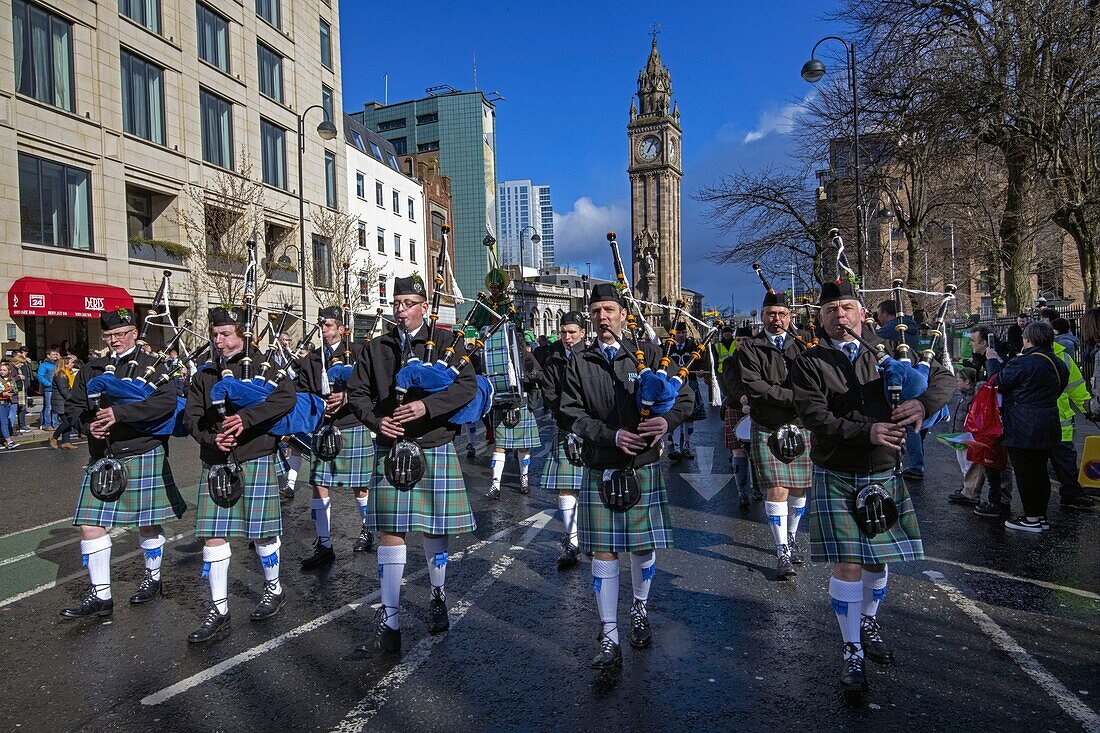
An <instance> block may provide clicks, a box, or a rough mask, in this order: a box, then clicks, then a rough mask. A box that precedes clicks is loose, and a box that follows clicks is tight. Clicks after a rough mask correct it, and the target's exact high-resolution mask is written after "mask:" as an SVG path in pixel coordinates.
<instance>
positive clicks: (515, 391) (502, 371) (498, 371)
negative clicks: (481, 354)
mask: <svg viewBox="0 0 1100 733" xmlns="http://www.w3.org/2000/svg"><path fill="white" fill-rule="evenodd" d="M521 343H522V341H521V337H520V335H519V333H518V332H517V331H516V327H515V326H514V325H513V324H511V323H506V324H505V325H504V326H503V327H502V328H501V329H500V330H499V331H497V332H496V333H495V334H493V336H492V338H490V339H489V340H488V341H486V342H485V359H484V361H485V377H486V379H488V380H489V383H490V384H492V385H493V406H494V407H501V408H505V409H509V408H514V407H518V406H520V405H522V404H524V403H525V401H526V399H527V397H526V395H525V394H524V391H523V379H522V377H523V360H522V357H521V351H520V349H521V348H523V347H522V345H521Z"/></svg>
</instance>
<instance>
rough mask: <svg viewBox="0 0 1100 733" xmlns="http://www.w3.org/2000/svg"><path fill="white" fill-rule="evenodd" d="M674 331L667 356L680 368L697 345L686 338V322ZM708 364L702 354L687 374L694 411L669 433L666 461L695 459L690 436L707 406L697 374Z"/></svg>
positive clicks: (706, 358)
mask: <svg viewBox="0 0 1100 733" xmlns="http://www.w3.org/2000/svg"><path fill="white" fill-rule="evenodd" d="M675 331H676V333H675V334H674V335H673V338H674V339H675V343H674V344H673V345H672V349H671V351H670V352H669V356H670V357H671V359H672V364H673V365H674V366H676V367H682V366H683V365H684V364H687V363H688V361H690V360H691V354H692V352H693V351H695V347H696V345H697V344H696V341H695V339H693V338H689V337H688V331H687V322H686V321H680V322H679V323H677V324H676V328H675ZM709 363H710V355H709V354H703V358H702V359H701V360H696V361H695V365H694V367H693V368H692V370H691V372H690V373H689V374H688V388H689V389H690V390H691V392H692V395H693V396H694V397H695V409H694V410H693V411H692V413H691V415H689V416H688V418H687V420H685V421H684V424H683V425H681V426H679V427H678V428H676V429H675V430H673V431H672V432H671V433H669V441H670V444H669V450H668V459H669V460H670V461H680V460H683V459H687V460H689V461H690V460H692V459H694V458H695V451H694V450H692V449H691V436H692V434H693V433H694V432H695V426H694V425H693V423H695V422H698V421H699V420H706V419H707V405H706V403H705V402H703V397H702V393H701V392H700V391H699V373H700V372H701V371H705V370H706V369H708V368H709ZM717 388H718V387H717V386H714V389H717ZM677 438H679V440H677Z"/></svg>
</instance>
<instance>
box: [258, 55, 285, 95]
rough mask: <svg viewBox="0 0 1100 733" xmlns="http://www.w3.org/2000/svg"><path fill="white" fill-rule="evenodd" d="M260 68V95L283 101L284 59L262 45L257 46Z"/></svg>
mask: <svg viewBox="0 0 1100 733" xmlns="http://www.w3.org/2000/svg"><path fill="white" fill-rule="evenodd" d="M256 56H257V58H258V59H259V66H260V94H262V95H264V96H265V97H270V98H271V99H274V100H275V101H276V102H282V101H283V57H282V56H280V55H279V54H277V53H275V51H273V50H272V49H270V48H268V47H267V46H265V45H264V44H262V43H257V44H256Z"/></svg>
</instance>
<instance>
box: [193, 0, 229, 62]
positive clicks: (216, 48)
mask: <svg viewBox="0 0 1100 733" xmlns="http://www.w3.org/2000/svg"><path fill="white" fill-rule="evenodd" d="M196 7H197V11H196V12H197V13H198V23H199V58H200V59H202V60H203V61H205V62H206V63H208V64H212V65H214V66H217V67H218V68H219V69H221V70H222V71H224V72H226V73H229V21H228V20H226V19H225V18H223V17H222V16H220V15H218V14H217V13H215V12H214V11H213V10H211V9H210V8H208V7H206V6H205V5H203V4H202V3H198V5H197V6H196Z"/></svg>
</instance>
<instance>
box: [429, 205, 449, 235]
mask: <svg viewBox="0 0 1100 733" xmlns="http://www.w3.org/2000/svg"><path fill="white" fill-rule="evenodd" d="M446 223H447V218H446V217H445V216H443V214H440V213H439V212H438V211H433V212H432V241H433V242H442V241H443V225H444V224H446Z"/></svg>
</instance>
